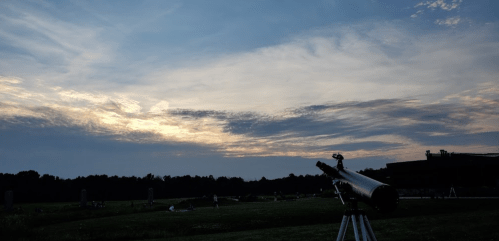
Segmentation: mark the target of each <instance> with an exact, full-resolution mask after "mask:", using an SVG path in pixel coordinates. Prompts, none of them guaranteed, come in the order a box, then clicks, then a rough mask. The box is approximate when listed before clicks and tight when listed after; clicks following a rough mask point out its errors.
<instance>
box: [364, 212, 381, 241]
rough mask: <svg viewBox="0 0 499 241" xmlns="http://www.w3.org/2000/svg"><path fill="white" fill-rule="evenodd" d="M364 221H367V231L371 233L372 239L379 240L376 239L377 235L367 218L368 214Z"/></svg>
mask: <svg viewBox="0 0 499 241" xmlns="http://www.w3.org/2000/svg"><path fill="white" fill-rule="evenodd" d="M364 221H365V223H366V228H367V233H368V234H369V239H370V240H371V241H378V240H377V239H376V236H374V232H373V229H372V228H371V224H370V223H369V220H368V219H367V216H364Z"/></svg>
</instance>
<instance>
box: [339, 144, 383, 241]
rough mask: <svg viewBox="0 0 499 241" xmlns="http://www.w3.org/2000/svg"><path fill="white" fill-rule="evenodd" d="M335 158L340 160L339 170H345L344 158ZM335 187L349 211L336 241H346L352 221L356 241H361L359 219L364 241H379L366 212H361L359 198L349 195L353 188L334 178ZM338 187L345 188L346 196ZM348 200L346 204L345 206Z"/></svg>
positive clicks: (342, 221) (342, 222)
mask: <svg viewBox="0 0 499 241" xmlns="http://www.w3.org/2000/svg"><path fill="white" fill-rule="evenodd" d="M333 158H334V159H336V160H338V164H337V165H336V167H337V168H338V169H340V170H341V169H343V162H342V161H343V156H342V155H341V154H339V153H338V154H333ZM333 186H334V188H335V189H336V193H338V197H339V198H340V200H341V202H342V203H343V205H346V206H347V209H346V210H345V212H344V214H343V219H342V220H341V225H340V230H339V231H338V237H337V238H336V241H344V240H345V234H346V232H347V228H348V223H349V222H350V220H352V226H353V232H354V235H355V240H356V241H360V236H359V230H358V228H357V219H358V220H359V225H360V230H361V233H362V240H363V241H377V239H376V236H375V235H374V232H373V229H372V228H371V223H369V220H368V219H367V215H366V213H365V212H364V210H361V209H359V208H358V200H357V198H355V197H353V195H349V193H348V192H349V191H351V187H350V186H349V185H348V184H346V187H345V185H343V183H341V181H339V180H337V179H334V178H333ZM338 186H343V187H344V188H343V190H344V191H345V192H344V196H345V199H344V198H343V196H342V195H341V192H340V190H339V188H338ZM345 200H346V202H347V203H346V204H345Z"/></svg>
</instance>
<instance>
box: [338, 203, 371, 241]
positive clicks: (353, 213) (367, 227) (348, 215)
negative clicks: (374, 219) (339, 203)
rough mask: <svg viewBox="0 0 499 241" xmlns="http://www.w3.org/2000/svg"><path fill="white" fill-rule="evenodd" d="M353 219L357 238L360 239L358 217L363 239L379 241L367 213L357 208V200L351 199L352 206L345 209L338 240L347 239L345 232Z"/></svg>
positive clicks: (357, 240) (364, 240) (365, 240)
mask: <svg viewBox="0 0 499 241" xmlns="http://www.w3.org/2000/svg"><path fill="white" fill-rule="evenodd" d="M350 219H352V226H353V232H354V235H355V240H356V241H360V237H359V231H358V229H357V219H358V220H359V224H360V230H361V232H362V240H363V241H377V240H376V237H375V236H374V232H373V229H372V228H371V224H370V223H369V220H368V219H367V216H366V213H365V212H364V211H363V210H359V209H358V208H357V201H355V200H352V201H351V208H350V209H349V210H345V213H344V214H343V220H342V221H341V226H340V230H339V231H338V238H337V239H336V241H343V240H345V234H346V232H347V228H348V223H349V221H350Z"/></svg>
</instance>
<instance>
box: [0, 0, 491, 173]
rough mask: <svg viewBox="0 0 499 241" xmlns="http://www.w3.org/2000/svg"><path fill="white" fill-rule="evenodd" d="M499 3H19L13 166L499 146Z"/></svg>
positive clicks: (5, 138)
mask: <svg viewBox="0 0 499 241" xmlns="http://www.w3.org/2000/svg"><path fill="white" fill-rule="evenodd" d="M498 13H499V1H494V0H489V1H487V0H483V1H471V0H430V1H422V2H421V1H418V0H407V1H401V0H329V1H326V0H324V1H312V2H310V1H238V2H234V1H173V0H172V1H34V0H33V1H8V0H7V1H1V2H0V172H3V173H17V172H19V171H23V170H35V171H38V172H39V173H41V174H44V173H48V174H51V175H57V176H60V177H63V178H74V177H77V176H87V175H93V174H107V175H118V176H123V175H125V176H131V175H135V176H144V175H146V174H147V173H153V174H156V175H161V176H162V175H171V176H177V175H192V176H193V175H201V176H206V175H214V176H215V177H217V176H231V177H232V176H238V177H239V176H240V177H243V178H245V179H247V180H254V179H260V178H261V177H262V176H265V177H266V178H269V179H273V178H279V177H284V176H288V175H289V174H290V173H294V174H295V175H305V174H312V175H315V174H319V173H321V172H320V170H319V169H318V168H316V167H315V162H316V161H317V160H321V161H324V160H326V162H328V163H330V164H333V161H332V160H331V155H332V154H333V153H337V152H340V153H342V154H343V155H344V156H345V158H346V161H345V166H347V167H349V168H350V169H354V170H360V169H364V168H368V167H370V168H380V167H384V166H385V164H386V163H388V162H399V161H409V160H421V159H425V156H424V153H425V151H426V150H432V152H438V150H440V149H445V150H447V151H449V152H476V153H487V152H496V153H497V152H499V125H498V124H497V123H499V31H498V30H499V14H498Z"/></svg>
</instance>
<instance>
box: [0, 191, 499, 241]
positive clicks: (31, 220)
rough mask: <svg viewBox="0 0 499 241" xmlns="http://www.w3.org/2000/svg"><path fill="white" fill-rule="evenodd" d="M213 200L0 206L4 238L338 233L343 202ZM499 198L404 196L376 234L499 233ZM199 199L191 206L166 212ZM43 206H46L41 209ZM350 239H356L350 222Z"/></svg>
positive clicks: (451, 236)
mask: <svg viewBox="0 0 499 241" xmlns="http://www.w3.org/2000/svg"><path fill="white" fill-rule="evenodd" d="M219 200H220V208H219V209H213V208H212V207H211V201H210V200H186V201H183V200H182V199H175V200H157V202H156V203H155V205H154V207H153V208H148V207H143V206H142V205H141V204H142V203H145V202H144V201H135V202H134V203H135V205H134V207H133V208H132V207H130V202H129V201H116V202H107V203H106V207H105V208H102V209H98V210H89V209H80V208H79V207H78V204H74V203H43V204H26V205H22V207H23V209H24V210H25V211H24V213H16V212H11V213H5V212H0V240H101V239H106V240H165V239H168V240H179V241H181V240H335V239H336V235H337V232H338V229H339V226H340V222H341V218H342V215H343V210H344V206H343V205H341V203H340V202H339V201H338V200H336V199H323V198H313V199H299V200H297V201H282V202H273V201H270V202H254V203H241V202H235V201H231V200H225V199H222V198H219ZM498 202H499V200H402V201H401V203H400V205H399V207H398V209H397V210H396V211H395V212H393V213H389V214H382V213H377V212H375V211H373V210H372V209H370V208H367V207H364V206H363V205H360V206H361V208H364V209H365V210H366V211H367V215H368V217H369V219H370V221H371V225H372V227H373V229H374V232H375V234H376V237H377V238H378V240H499V228H497V224H499V208H498V207H497V203H498ZM189 203H192V204H193V205H195V206H196V207H197V208H196V211H192V212H174V213H171V212H166V211H165V210H166V209H167V207H168V204H174V205H175V207H176V209H180V208H186V207H187V206H188V205H189ZM35 207H41V208H42V209H43V210H44V212H43V213H35V212H34V208H35ZM347 238H349V239H353V230H352V227H351V226H350V227H349V229H348V231H347Z"/></svg>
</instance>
